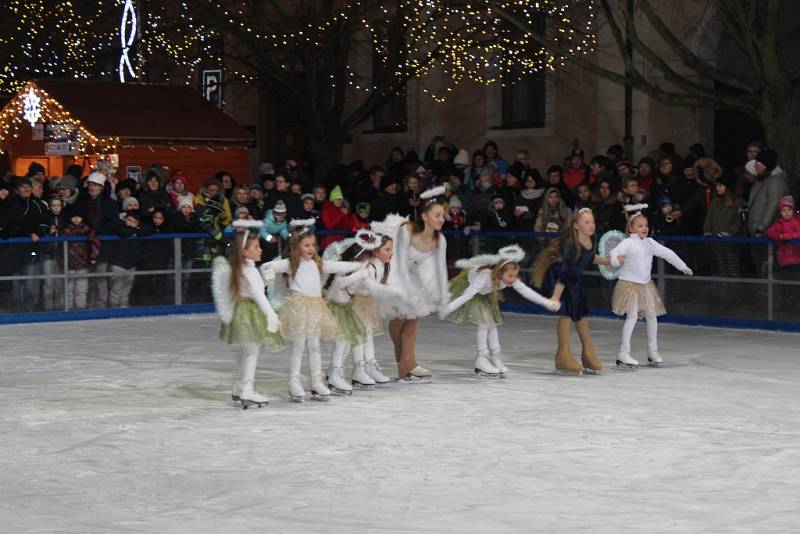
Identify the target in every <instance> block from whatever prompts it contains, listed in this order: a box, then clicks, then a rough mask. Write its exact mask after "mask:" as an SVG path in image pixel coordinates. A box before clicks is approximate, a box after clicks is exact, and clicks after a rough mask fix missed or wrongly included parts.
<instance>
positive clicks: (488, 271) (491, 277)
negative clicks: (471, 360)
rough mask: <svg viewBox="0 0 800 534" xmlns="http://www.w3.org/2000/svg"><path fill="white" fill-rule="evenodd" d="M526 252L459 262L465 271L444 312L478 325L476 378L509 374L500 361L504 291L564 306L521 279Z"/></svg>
mask: <svg viewBox="0 0 800 534" xmlns="http://www.w3.org/2000/svg"><path fill="white" fill-rule="evenodd" d="M523 258H525V251H523V250H522V248H520V246H519V245H510V246H507V247H503V248H501V249H500V251H499V252H498V253H497V254H481V255H478V256H474V257H472V258H470V259H467V260H459V261H457V262H456V267H458V268H460V269H462V271H461V272H460V273H459V274H458V276H456V277H455V278H453V279H452V280H451V281H450V298H451V299H452V300H451V301H450V303H449V304H448V305H447V306H446V307H445V309H444V310H442V313H441V316H442V318H444V317H447V318H449V319H450V320H451V321H453V322H454V323H457V324H461V323H464V322H470V323H474V324H476V325H478V335H477V354H476V357H475V365H474V366H473V368H474V371H475V374H476V375H479V376H489V377H499V376H504V375H505V374H506V373H507V372H508V368H507V367H506V366H505V365H504V364H503V361H502V360H501V359H500V352H501V348H500V338H499V336H498V333H497V327H498V326H499V325H501V324H503V314H502V313H501V312H500V301H501V300H502V299H503V289H505V288H507V287H512V288H514V290H515V291H516V292H517V293H519V294H520V295H522V296H523V297H524V298H526V299H527V300H529V301H531V302H533V303H534V304H538V305H539V306H543V307H545V308H547V309H548V310H550V311H557V310H558V309H559V308H560V307H561V303H559V302H558V301H554V300H549V299H546V298H545V297H543V296H542V295H540V294H539V293H537V292H536V291H534V290H532V289H531V288H529V287H528V286H526V285H525V284H524V283H523V282H522V281H521V280H520V279H519V269H520V267H519V264H520V262H521V261H522V260H523Z"/></svg>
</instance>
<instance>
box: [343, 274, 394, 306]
mask: <svg viewBox="0 0 800 534" xmlns="http://www.w3.org/2000/svg"><path fill="white" fill-rule="evenodd" d="M358 273H361V271H358ZM364 273H365V275H366V276H364V278H362V279H361V280H360V282H359V284H358V289H362V290H366V291H367V292H368V293H369V294H370V295H372V296H374V297H376V298H380V299H390V298H403V291H402V290H401V289H400V288H398V287H394V286H388V285H385V284H381V283H379V282H378V281H377V280H375V278H374V277H373V276H372V272H371V271H370V270H369V269H365V270H364ZM350 276H353V275H350Z"/></svg>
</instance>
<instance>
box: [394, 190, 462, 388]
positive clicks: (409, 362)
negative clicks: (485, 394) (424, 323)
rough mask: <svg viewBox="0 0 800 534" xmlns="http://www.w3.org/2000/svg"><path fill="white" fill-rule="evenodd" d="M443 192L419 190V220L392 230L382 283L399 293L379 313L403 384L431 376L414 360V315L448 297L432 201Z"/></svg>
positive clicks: (439, 209)
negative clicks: (385, 323) (387, 267)
mask: <svg viewBox="0 0 800 534" xmlns="http://www.w3.org/2000/svg"><path fill="white" fill-rule="evenodd" d="M444 192H445V188H444V187H443V186H440V187H435V188H433V189H429V190H428V191H425V192H424V193H422V194H421V195H420V199H421V201H422V202H423V204H421V205H420V206H421V207H420V218H419V220H418V221H416V222H410V221H404V222H403V223H402V224H401V225H400V226H399V227H397V228H396V229H395V230H393V232H395V233H396V239H395V247H394V255H393V257H392V260H391V264H390V265H391V268H390V270H389V279H388V284H389V285H391V286H393V287H397V288H399V289H400V290H401V291H402V293H403V295H404V298H403V299H402V300H400V299H397V300H396V302H395V303H393V304H392V305H390V306H382V307H381V310H382V312H381V315H382V316H383V317H384V318H387V319H390V321H389V334H390V335H391V336H392V343H393V344H394V352H395V359H396V360H397V374H398V377H399V379H400V381H401V382H404V383H412V382H430V381H431V376H432V373H431V372H430V371H429V370H428V369H425V368H424V367H421V366H420V365H417V355H416V346H417V334H418V332H419V319H420V318H421V317H425V316H427V315H430V314H432V313H436V312H438V311H440V310H441V308H442V307H443V306H445V305H446V304H447V302H448V301H449V300H450V299H449V288H448V280H447V241H446V240H445V237H444V235H442V234H441V229H442V225H443V224H444V214H445V211H444V206H442V204H440V203H438V202H437V201H436V198H437V197H438V196H439V195H442V194H444ZM392 217H393V216H391V215H390V216H389V218H387V221H384V222H386V223H389V221H388V219H390V218H392ZM395 217H396V216H395ZM401 220H402V219H401ZM390 232H392V231H391V230H390ZM395 233H389V235H391V236H394V235H395Z"/></svg>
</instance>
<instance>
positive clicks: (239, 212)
mask: <svg viewBox="0 0 800 534" xmlns="http://www.w3.org/2000/svg"><path fill="white" fill-rule="evenodd" d="M235 218H236V219H252V218H253V217H252V215H251V214H250V210H249V209H248V208H247V206H239V207H238V208H236V215H235Z"/></svg>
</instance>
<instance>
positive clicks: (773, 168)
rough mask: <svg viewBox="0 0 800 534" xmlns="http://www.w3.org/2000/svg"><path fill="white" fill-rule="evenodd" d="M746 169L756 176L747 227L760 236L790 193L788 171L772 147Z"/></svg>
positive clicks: (760, 153) (751, 233)
mask: <svg viewBox="0 0 800 534" xmlns="http://www.w3.org/2000/svg"><path fill="white" fill-rule="evenodd" d="M745 169H746V170H747V172H749V173H751V174H754V175H755V176H756V181H755V183H754V184H753V186H752V188H751V189H750V198H749V199H748V201H749V202H748V204H749V208H750V209H749V212H748V217H747V229H748V231H749V232H750V235H751V236H756V237H760V236H761V235H763V234H764V232H766V231H767V228H769V226H770V225H771V224H772V222H773V221H774V220H775V216H776V215H777V214H778V203H779V202H780V200H781V198H783V196H784V195H786V194H788V193H789V185H788V180H787V178H786V172H785V171H784V170H783V169H781V168H780V167H779V166H778V153H777V152H775V151H774V150H772V149H766V150H762V151H761V152H759V154H758V155H757V156H756V158H755V159H753V160H750V161H748V162H747V164H746V165H745ZM760 248H761V249H764V248H765V247H760ZM760 259H761V258H759V260H760Z"/></svg>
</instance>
